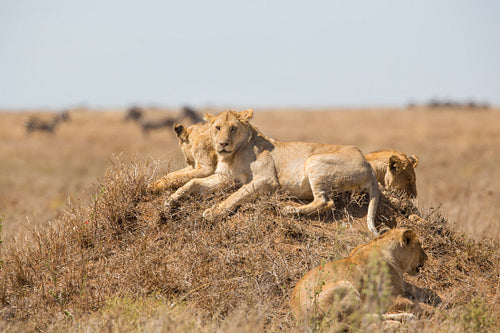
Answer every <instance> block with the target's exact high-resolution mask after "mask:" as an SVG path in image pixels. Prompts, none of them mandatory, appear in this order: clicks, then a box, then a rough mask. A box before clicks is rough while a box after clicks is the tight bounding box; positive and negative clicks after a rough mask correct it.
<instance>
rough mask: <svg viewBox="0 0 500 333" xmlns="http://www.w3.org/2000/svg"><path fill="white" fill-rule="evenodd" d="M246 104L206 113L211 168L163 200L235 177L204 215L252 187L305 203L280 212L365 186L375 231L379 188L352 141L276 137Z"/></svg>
mask: <svg viewBox="0 0 500 333" xmlns="http://www.w3.org/2000/svg"><path fill="white" fill-rule="evenodd" d="M252 116H253V111H252V110H251V109H249V110H246V111H243V112H239V113H238V112H234V111H225V112H223V113H221V114H219V115H218V116H213V115H211V114H208V113H207V114H206V118H207V120H208V121H209V126H210V129H209V134H210V140H211V142H212V146H213V148H214V149H215V151H216V153H217V159H218V164H217V169H216V171H215V174H214V175H212V176H209V177H206V178H195V179H192V180H190V181H189V182H188V183H187V184H186V185H184V186H183V187H181V188H179V189H178V190H177V191H176V192H175V193H174V194H173V195H172V196H171V197H170V199H169V200H168V202H167V204H168V203H171V202H176V201H178V200H179V199H180V198H182V197H184V196H186V195H189V194H198V195H199V194H203V193H206V192H208V191H213V190H214V189H215V188H218V187H223V186H227V184H229V183H231V182H236V183H237V184H239V185H241V187H240V188H239V189H238V190H237V191H236V192H235V193H233V194H232V195H231V196H229V198H227V199H226V200H224V201H223V202H221V203H219V204H218V205H216V206H214V207H212V208H209V209H207V210H205V211H204V212H203V216H204V217H205V218H215V217H221V216H227V215H228V214H229V213H230V212H232V211H234V210H235V209H236V208H237V207H238V206H239V205H240V204H241V203H242V202H244V201H245V200H246V199H247V198H249V197H250V195H251V194H252V193H256V192H264V191H271V190H274V189H277V188H282V189H283V190H284V191H286V192H288V193H289V194H291V195H292V196H295V197H297V198H299V199H312V200H313V201H312V202H311V203H309V204H306V205H301V206H298V207H291V206H288V207H285V208H284V210H283V212H284V213H286V214H296V213H298V214H313V213H317V212H323V211H325V210H328V209H330V208H332V207H333V200H332V199H331V197H330V195H331V194H332V193H334V192H342V191H349V190H354V191H366V192H368V195H369V204H368V214H367V223H368V228H369V229H370V231H371V232H372V233H373V234H375V235H377V234H378V231H377V229H376V228H375V214H376V210H377V205H378V200H379V191H378V184H377V179H376V177H375V173H374V171H373V169H372V168H371V166H370V164H369V163H368V162H367V161H366V159H365V157H364V156H363V154H362V153H361V151H360V150H359V149H358V148H357V147H353V146H340V145H327V144H319V143H305V142H279V141H276V140H274V139H271V138H268V137H266V136H264V135H263V134H261V133H260V132H259V131H258V130H257V129H256V128H254V127H253V126H252V125H251V124H250V123H249V120H250V119H251V118H252Z"/></svg>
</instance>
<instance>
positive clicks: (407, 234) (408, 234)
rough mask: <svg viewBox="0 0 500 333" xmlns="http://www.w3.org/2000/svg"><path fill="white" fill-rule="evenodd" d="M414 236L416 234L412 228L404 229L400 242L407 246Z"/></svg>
mask: <svg viewBox="0 0 500 333" xmlns="http://www.w3.org/2000/svg"><path fill="white" fill-rule="evenodd" d="M415 237H416V235H415V232H413V230H410V229H406V230H405V231H404V232H403V235H402V236H401V242H402V243H403V245H405V246H408V245H410V243H411V241H412V240H413V239H414V238H415Z"/></svg>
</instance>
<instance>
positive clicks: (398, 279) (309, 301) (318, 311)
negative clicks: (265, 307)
mask: <svg viewBox="0 0 500 333" xmlns="http://www.w3.org/2000/svg"><path fill="white" fill-rule="evenodd" d="M426 260H427V255H426V254H425V252H424V251H423V249H422V247H421V244H420V241H419V240H418V238H417V236H416V234H415V233H414V232H413V231H412V230H410V229H402V228H396V229H391V230H389V231H387V232H386V233H385V234H383V235H381V236H379V237H377V238H375V239H373V240H372V241H370V242H368V243H367V244H363V245H360V246H358V247H356V248H354V250H352V252H351V254H350V255H349V256H348V257H347V258H345V259H341V260H336V261H332V262H329V263H326V264H324V265H321V266H318V267H316V268H314V269H312V270H311V271H309V272H308V273H307V274H306V275H304V277H303V278H302V279H300V281H299V282H298V283H297V285H296V286H295V288H294V289H293V292H292V296H291V299H290V306H291V308H292V312H293V314H294V316H295V318H296V319H297V320H299V321H303V322H304V321H305V322H307V321H308V320H310V319H312V318H322V317H323V316H325V315H326V314H328V313H329V314H330V315H332V316H336V317H337V318H339V319H343V318H345V317H347V316H349V315H350V314H352V313H353V312H355V311H359V310H361V311H364V312H365V313H370V312H373V311H375V312H377V311H378V312H379V313H380V312H381V313H383V312H385V311H386V310H387V308H388V307H389V306H391V305H393V304H394V302H395V301H399V303H400V304H401V303H402V305H403V307H404V310H408V309H409V308H412V307H413V308H417V307H418V304H414V302H413V301H412V300H410V299H408V298H407V296H410V297H412V298H413V300H414V301H416V302H417V303H418V302H426V303H433V304H437V303H438V302H439V301H440V300H439V297H438V296H437V295H436V294H435V293H433V292H432V291H429V290H425V289H422V288H419V287H416V286H413V285H411V284H409V283H407V282H406V281H405V280H404V279H403V273H409V274H411V275H415V274H417V273H418V272H419V270H420V268H421V267H422V266H423V265H424V263H425V261H426ZM377 284H378V285H377ZM384 297H385V298H386V299H385V301H384V300H383V298H384ZM370 302H372V303H371V304H369V303H370ZM373 302H375V303H376V305H377V307H374V306H373ZM421 306H427V307H429V306H428V305H426V304H423V305H421ZM363 307H364V308H363ZM381 307H383V308H381ZM389 318H390V317H389Z"/></svg>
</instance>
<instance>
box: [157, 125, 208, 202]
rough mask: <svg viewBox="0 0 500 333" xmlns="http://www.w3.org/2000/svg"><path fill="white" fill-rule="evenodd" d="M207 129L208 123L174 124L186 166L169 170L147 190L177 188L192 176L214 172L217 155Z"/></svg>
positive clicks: (201, 176) (196, 176) (159, 190)
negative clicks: (172, 170)
mask: <svg viewBox="0 0 500 333" xmlns="http://www.w3.org/2000/svg"><path fill="white" fill-rule="evenodd" d="M208 129H209V124H208V123H197V124H194V125H191V126H189V127H188V128H185V127H184V126H183V125H180V124H175V126H174V130H175V134H176V135H177V138H178V139H179V146H180V147H181V150H182V153H183V154H184V158H185V159H186V163H187V164H188V166H187V167H185V168H184V169H181V170H177V171H174V172H171V173H169V174H167V175H166V176H165V177H163V178H162V179H160V180H158V181H156V182H154V183H152V184H150V185H149V186H148V190H150V191H151V192H156V193H158V192H161V191H164V190H166V189H171V188H178V187H180V186H182V185H184V184H186V183H187V182H188V181H190V180H191V179H193V178H203V177H207V176H210V175H212V174H213V173H214V172H215V168H216V166H217V155H216V154H215V151H214V149H213V147H212V143H211V142H210V138H209V134H208Z"/></svg>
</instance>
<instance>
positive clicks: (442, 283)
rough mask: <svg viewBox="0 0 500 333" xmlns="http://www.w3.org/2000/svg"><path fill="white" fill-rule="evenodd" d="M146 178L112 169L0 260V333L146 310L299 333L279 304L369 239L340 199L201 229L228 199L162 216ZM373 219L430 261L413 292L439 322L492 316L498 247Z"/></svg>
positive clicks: (216, 325) (129, 167)
mask: <svg viewBox="0 0 500 333" xmlns="http://www.w3.org/2000/svg"><path fill="white" fill-rule="evenodd" d="M154 168H155V165H154V163H153V162H151V161H131V162H125V161H122V160H120V159H118V158H115V159H113V165H112V166H111V167H110V168H109V169H108V170H107V171H106V173H105V175H104V177H102V179H99V180H98V181H97V182H96V184H95V186H94V190H93V194H92V196H91V197H90V198H89V199H88V200H83V201H82V202H73V203H72V204H71V206H70V207H68V209H67V210H66V211H65V212H64V213H63V214H61V216H60V217H59V218H58V219H56V220H55V221H52V223H50V225H49V227H48V228H44V229H38V228H33V230H32V232H31V234H32V236H31V238H29V239H28V240H27V241H25V242H17V243H15V244H11V245H9V246H8V247H7V248H5V249H4V250H3V251H2V252H1V254H2V260H3V261H4V264H3V267H2V268H1V269H0V281H2V283H1V284H0V301H1V310H0V315H1V318H0V319H3V320H4V323H3V325H10V326H5V327H8V328H9V329H12V327H13V325H14V324H15V323H21V324H19V325H25V326H22V327H35V328H36V329H41V330H44V329H48V330H52V329H53V330H58V329H61V330H62V327H65V328H68V327H72V329H73V330H78V328H77V327H80V325H82V324H81V323H82V320H85V318H90V319H88V321H87V323H88V325H89V326H90V327H97V329H96V330H100V329H104V327H108V326H109V325H112V324H110V322H111V323H112V322H113V321H110V319H109V316H108V317H106V313H107V312H106V311H108V310H109V304H110V302H113V300H116V302H118V303H119V304H121V303H120V302H125V304H128V305H127V306H134V307H136V306H139V307H141V306H142V307H143V306H144V304H143V303H141V300H153V301H154V302H158V304H161V306H160V307H158V309H160V310H158V311H160V313H163V314H165V315H166V316H167V317H168V318H170V317H171V316H174V317H175V315H176V313H177V312H176V311H178V310H176V309H183V310H182V311H183V312H185V313H186V316H187V317H186V318H190V319H189V320H190V321H192V322H193V323H195V324H193V325H194V326H192V327H194V328H196V329H193V330H194V331H197V330H198V329H199V330H207V331H213V330H216V329H217V330H223V331H231V330H233V331H237V330H238V327H239V328H240V329H241V327H240V326H241V325H243V326H245V327H246V329H245V330H247V331H252V328H253V329H254V330H262V329H266V330H279V331H293V330H297V329H298V328H297V327H296V326H295V323H294V321H293V319H292V317H291V314H290V309H289V305H288V301H289V297H290V293H291V290H292V288H293V287H294V285H295V284H296V282H297V281H298V280H299V279H300V277H301V276H302V275H303V274H304V273H305V272H306V271H308V270H310V269H311V268H313V267H315V266H316V265H318V264H320V263H321V262H325V261H331V260H335V259H339V258H342V257H345V256H346V255H348V253H349V252H350V251H351V250H352V249H353V248H354V247H355V246H357V245H359V244H361V243H364V242H367V241H368V240H369V239H370V233H369V232H368V229H367V228H366V219H365V216H364V214H366V205H365V201H366V200H365V199H364V198H363V197H351V196H349V195H346V194H340V195H339V196H337V197H336V206H337V209H336V211H335V212H332V213H327V214H324V215H320V216H313V217H300V218H299V217H297V218H290V217H284V216H281V215H280V213H279V209H278V207H279V206H282V205H283V204H284V202H285V201H289V200H293V198H290V197H287V196H286V195H284V194H282V193H270V194H269V195H262V196H254V197H253V200H251V201H250V202H248V203H246V204H244V205H243V206H242V207H241V208H240V209H239V211H238V212H236V213H235V214H234V215H232V216H231V217H229V218H228V219H225V220H220V221H215V222H213V223H209V222H207V221H206V220H204V219H203V218H202V212H203V210H204V209H206V208H208V207H210V206H211V205H212V204H214V202H215V201H219V200H221V198H222V197H225V196H227V195H228V193H229V191H228V190H227V189H226V190H221V191H219V192H218V193H215V194H213V195H209V196H206V197H203V198H188V199H186V200H185V201H183V202H182V203H181V205H179V206H178V207H175V208H173V209H168V210H167V209H166V208H165V207H164V206H163V202H164V200H165V198H166V197H167V195H168V193H165V194H164V195H163V196H160V197H154V196H151V195H149V194H147V193H146V191H145V188H146V184H147V182H148V181H149V180H150V179H151V177H152V174H153V170H154ZM380 207H381V208H380V210H379V214H378V219H379V220H380V221H382V222H384V223H386V222H387V223H386V224H388V225H389V221H391V223H392V224H393V226H394V224H398V225H402V226H408V227H411V228H413V229H414V230H415V231H416V232H417V234H418V235H419V237H420V238H421V240H422V242H423V245H424V248H425V250H426V251H427V253H428V255H429V261H428V264H427V267H426V268H425V270H424V272H423V273H422V274H421V275H420V276H419V277H418V279H415V280H416V281H414V282H415V283H416V284H418V285H420V286H422V287H425V288H431V289H433V290H435V291H436V292H438V293H439V294H440V295H441V296H442V298H443V301H444V303H443V306H442V308H441V310H440V311H444V313H446V311H452V310H454V311H458V310H456V309H461V307H467V305H468V304H469V303H470V302H471V301H473V300H474V299H476V298H477V297H478V296H479V297H482V298H483V299H484V302H485V303H486V304H488V305H490V306H491V309H493V310H492V311H494V310H495V309H497V308H498V305H497V304H496V305H495V304H494V302H495V300H494V299H495V295H496V294H497V292H498V290H497V288H498V285H499V283H500V282H499V276H498V272H499V269H500V265H499V254H500V250H499V247H498V244H496V243H495V242H494V241H492V240H490V239H485V240H483V241H480V242H477V241H474V240H471V239H470V238H468V237H466V236H465V235H463V234H460V233H458V232H457V231H456V228H455V226H454V225H453V224H452V223H450V222H449V221H447V220H445V219H444V218H443V217H441V216H440V215H439V212H437V211H428V212H426V213H423V214H420V213H418V210H417V208H416V207H415V206H414V205H413V203H412V202H411V201H408V200H407V199H405V198H403V197H401V196H398V194H396V193H391V192H384V193H383V198H382V200H381V206H380ZM413 213H418V214H420V216H422V218H419V217H418V216H417V215H410V214H413ZM408 216H410V218H409V219H408ZM127 300H129V301H127ZM129 303H130V304H132V305H130V304H129ZM141 304H142V305H141ZM495 306H496V307H497V308H495ZM106 309H108V310H106ZM119 309H121V308H120V307H119ZM242 309H243V310H242ZM115 310H116V308H115ZM116 311H118V312H119V313H121V314H117V315H116V316H118V317H120V316H124V317H121V319H120V320H116V321H114V323H115V324H116V323H119V322H123V321H127V320H139V319H140V316H141V315H142V316H144V318H146V319H147V318H149V321H148V320H146V323H147V325H153V326H152V327H155V326H154V325H156V324H154V323H155V320H158V318H159V317H161V316H160V315H158V312H155V313H149V314H148V312H147V311H144V313H142V314H141V315H138V316H139V317H137V316H136V317H134V318H135V319H130V318H129V319H127V318H128V317H127V316H128V314H127V313H128V312H126V311H120V310H116ZM194 314H195V315H194ZM113 318H114V317H113ZM138 318H139V319H138ZM151 320H152V321H151ZM422 320H423V321H422V323H420V326H421V327H422V328H423V329H425V328H426V327H427V329H429V327H430V328H431V329H430V330H432V327H434V326H432V325H434V324H433V323H434V322H433V321H432V318H431V319H425V320H427V322H426V321H425V320H424V319H422ZM68 322H69V324H68ZM6 323H7V324H6ZM156 323H157V322H156ZM426 323H427V324H426ZM67 325H69V326H67ZM116 325H118V327H122V328H123V329H124V330H132V329H133V328H127V327H128V326H127V325H125V324H123V326H120V325H119V324H116ZM165 325H166V324H165ZM238 325H240V326H238ZM426 325H427V326H426ZM14 326H15V325H14ZM15 327H19V326H15ZM162 327H163V326H162ZM182 327H184V326H182V325H181V326H179V327H178V328H179V329H182V330H184V329H185V328H182ZM496 327H499V326H496ZM0 328H1V326H0ZM186 330H187V329H186Z"/></svg>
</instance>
